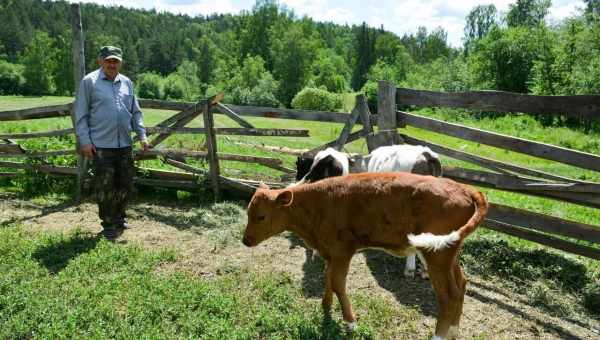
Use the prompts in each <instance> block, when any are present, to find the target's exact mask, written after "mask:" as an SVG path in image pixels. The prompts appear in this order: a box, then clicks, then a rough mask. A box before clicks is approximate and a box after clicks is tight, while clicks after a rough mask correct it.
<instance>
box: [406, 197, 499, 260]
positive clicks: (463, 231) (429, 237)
mask: <svg viewBox="0 0 600 340" xmlns="http://www.w3.org/2000/svg"><path fill="white" fill-rule="evenodd" d="M469 191H470V194H471V197H472V198H473V202H474V203H475V213H474V214H473V216H471V218H469V220H468V221H467V223H466V224H465V225H463V226H462V227H460V228H459V229H458V230H455V231H453V232H451V233H450V234H446V235H434V234H431V233H422V234H418V235H415V234H409V235H408V242H409V243H410V245H412V246H413V247H416V248H424V249H426V250H428V251H438V250H442V249H445V248H448V247H450V246H452V245H453V244H455V243H456V242H458V241H462V240H464V238H465V237H467V235H469V234H470V233H472V232H473V231H474V230H475V228H477V226H478V225H479V223H481V221H483V219H484V217H485V215H486V214H487V211H488V207H489V205H488V202H487V200H486V199H485V196H483V194H482V193H481V192H479V191H478V190H475V189H473V188H469Z"/></svg>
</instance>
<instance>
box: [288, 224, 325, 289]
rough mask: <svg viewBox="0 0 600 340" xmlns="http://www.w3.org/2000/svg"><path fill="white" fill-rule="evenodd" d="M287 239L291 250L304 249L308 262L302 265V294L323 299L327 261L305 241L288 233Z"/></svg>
mask: <svg viewBox="0 0 600 340" xmlns="http://www.w3.org/2000/svg"><path fill="white" fill-rule="evenodd" d="M285 237H286V238H287V239H288V240H289V241H290V249H293V248H297V247H302V248H304V251H305V254H306V260H305V261H304V264H302V271H303V272H304V275H303V276H302V293H303V295H304V296H305V297H321V296H323V290H324V285H325V281H324V280H325V261H323V258H322V257H321V256H319V255H318V254H317V252H316V251H314V250H312V249H310V248H309V247H307V246H306V244H304V241H303V240H302V239H301V238H299V237H298V236H296V235H294V234H292V233H286V234H285Z"/></svg>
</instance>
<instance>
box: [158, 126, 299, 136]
mask: <svg viewBox="0 0 600 340" xmlns="http://www.w3.org/2000/svg"><path fill="white" fill-rule="evenodd" d="M214 131H215V133H216V134H218V135H236V136H268V137H309V131H308V130H302V129H255V128H214ZM146 132H147V133H169V134H204V133H206V129H205V128H187V127H180V128H168V127H162V126H156V127H147V128H146Z"/></svg>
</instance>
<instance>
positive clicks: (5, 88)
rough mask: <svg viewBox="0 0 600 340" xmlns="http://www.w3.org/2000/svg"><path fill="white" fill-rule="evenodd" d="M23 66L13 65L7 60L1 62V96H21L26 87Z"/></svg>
mask: <svg viewBox="0 0 600 340" xmlns="http://www.w3.org/2000/svg"><path fill="white" fill-rule="evenodd" d="M23 69H24V67H23V65H19V64H11V63H9V62H8V61H6V60H0V94H1V95H8V94H20V93H21V91H22V88H23V85H25V77H23Z"/></svg>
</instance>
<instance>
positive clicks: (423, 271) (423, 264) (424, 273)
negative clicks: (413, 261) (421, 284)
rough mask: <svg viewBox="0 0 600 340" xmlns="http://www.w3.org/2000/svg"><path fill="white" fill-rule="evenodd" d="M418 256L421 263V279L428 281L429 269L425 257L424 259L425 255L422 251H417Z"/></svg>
mask: <svg viewBox="0 0 600 340" xmlns="http://www.w3.org/2000/svg"><path fill="white" fill-rule="evenodd" d="M417 256H418V257H419V262H421V267H422V268H421V278H422V279H428V278H429V274H428V269H427V261H425V257H423V253H421V251H420V250H417Z"/></svg>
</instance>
